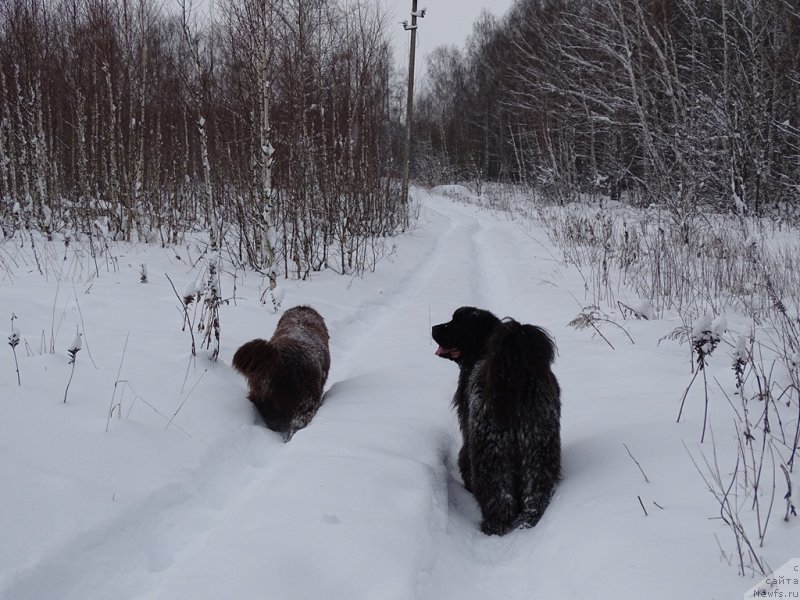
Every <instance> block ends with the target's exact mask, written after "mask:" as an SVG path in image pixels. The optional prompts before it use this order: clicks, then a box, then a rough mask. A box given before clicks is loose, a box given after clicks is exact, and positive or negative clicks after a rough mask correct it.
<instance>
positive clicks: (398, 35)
mask: <svg viewBox="0 0 800 600" xmlns="http://www.w3.org/2000/svg"><path fill="white" fill-rule="evenodd" d="M381 1H382V2H383V4H384V6H385V7H386V9H387V10H388V12H389V16H390V17H391V20H390V22H391V23H392V24H394V25H396V27H394V29H391V34H392V36H393V38H392V41H393V43H394V50H395V61H396V62H397V63H398V64H402V65H407V64H408V44H409V39H410V35H409V32H408V31H404V30H403V26H402V25H401V24H400V21H403V20H405V19H408V20H409V21H410V19H411V17H410V13H411V0H381ZM417 4H418V7H419V8H427V9H428V10H427V13H426V14H425V18H424V19H419V20H418V29H417V58H416V64H417V67H418V71H417V72H418V75H419V76H420V77H424V71H425V61H426V58H427V55H428V53H429V52H431V50H433V49H434V48H436V47H437V46H441V45H442V44H455V45H458V46H463V45H464V42H465V41H466V39H467V36H468V35H469V34H470V33H471V32H472V24H473V23H474V22H475V20H476V19H477V18H478V16H479V15H480V14H481V11H483V10H484V9H486V10H488V11H489V12H491V13H492V14H494V15H495V16H497V17H501V16H502V15H504V14H505V13H506V11H508V9H509V8H510V7H511V5H512V4H513V0H493V1H488V0H417ZM417 81H419V79H417Z"/></svg>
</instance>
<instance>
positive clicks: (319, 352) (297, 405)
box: [232, 306, 331, 439]
mask: <svg viewBox="0 0 800 600" xmlns="http://www.w3.org/2000/svg"><path fill="white" fill-rule="evenodd" d="M328 340H329V336H328V329H327V327H325V320H324V319H323V318H322V315H320V314H319V313H318V312H317V311H316V310H314V309H313V308H311V307H310V306H296V307H294V308H290V309H289V310H287V311H286V312H284V313H283V315H282V316H281V318H280V320H279V321H278V326H277V327H276V329H275V333H274V334H273V335H272V338H271V339H270V340H269V341H267V340H262V339H255V340H251V341H249V342H247V343H246V344H243V345H242V346H241V347H240V348H239V349H238V350H237V351H236V353H235V354H234V355H233V361H232V365H233V368H234V369H236V370H237V371H239V372H240V373H241V374H242V375H244V376H245V377H246V378H247V385H248V388H249V394H248V399H249V400H250V402H252V403H253V405H254V406H255V408H256V409H257V410H258V412H259V413H260V414H261V417H262V418H263V419H264V423H265V424H266V425H267V427H269V428H270V429H272V430H273V431H279V432H282V433H284V434H286V438H287V439H290V438H291V437H292V435H294V433H295V432H296V431H297V430H298V429H302V428H303V427H305V426H306V425H308V423H309V422H310V421H311V419H312V418H313V416H314V415H315V414H316V412H317V409H318V408H319V407H320V405H321V404H322V391H323V388H324V386H325V381H326V379H327V378H328V371H329V370H330V362H331V358H330V349H329V348H328Z"/></svg>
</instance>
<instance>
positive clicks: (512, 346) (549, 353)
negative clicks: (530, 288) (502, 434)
mask: <svg viewBox="0 0 800 600" xmlns="http://www.w3.org/2000/svg"><path fill="white" fill-rule="evenodd" d="M555 354H556V345H555V342H554V341H553V338H552V337H550V334H549V333H547V331H545V330H544V329H542V328H541V327H537V326H535V325H523V324H521V323H519V322H517V321H515V320H514V319H505V320H504V321H503V322H502V323H500V325H498V326H497V327H496V328H495V330H494V332H493V333H492V337H491V338H490V339H489V348H488V351H487V353H486V365H485V369H486V370H485V374H486V379H485V380H484V398H485V399H486V402H487V403H488V405H489V407H490V408H491V409H492V412H493V413H494V417H495V419H496V420H497V422H498V424H500V425H501V426H506V425H508V424H509V421H510V420H511V419H512V418H513V416H514V415H515V414H517V412H518V409H519V407H520V406H522V405H523V404H524V403H526V402H530V401H531V394H532V393H535V392H532V390H534V389H535V388H536V387H538V386H541V385H547V386H549V385H550V380H551V379H552V377H553V375H552V373H551V371H550V365H551V364H552V363H553V360H554V359H555Z"/></svg>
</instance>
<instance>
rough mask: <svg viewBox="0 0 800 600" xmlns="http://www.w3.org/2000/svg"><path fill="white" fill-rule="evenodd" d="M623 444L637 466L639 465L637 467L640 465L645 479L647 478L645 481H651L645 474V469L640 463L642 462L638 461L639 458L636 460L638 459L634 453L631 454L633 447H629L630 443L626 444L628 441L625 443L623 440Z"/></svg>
mask: <svg viewBox="0 0 800 600" xmlns="http://www.w3.org/2000/svg"><path fill="white" fill-rule="evenodd" d="M622 445H623V446H625V450H626V451H627V452H628V456H630V457H631V460H632V461H633V462H635V463H636V466H637V467H639V471H641V472H642V477H644V480H645V482H646V483H650V480H649V479H648V478H647V475H646V474H645V472H644V469H643V468H642V465H640V464H639V461H638V460H636V459H635V458H634V457H633V454H631V449H630V448H628V444H626V443H624V442H623V443H622Z"/></svg>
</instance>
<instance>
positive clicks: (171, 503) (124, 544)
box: [0, 211, 477, 600]
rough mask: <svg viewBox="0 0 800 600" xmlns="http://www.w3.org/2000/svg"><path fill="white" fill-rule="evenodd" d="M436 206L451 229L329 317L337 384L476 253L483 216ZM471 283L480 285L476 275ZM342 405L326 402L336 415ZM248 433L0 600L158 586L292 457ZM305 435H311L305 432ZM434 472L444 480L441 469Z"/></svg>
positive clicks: (54, 554) (11, 586)
mask: <svg viewBox="0 0 800 600" xmlns="http://www.w3.org/2000/svg"><path fill="white" fill-rule="evenodd" d="M432 212H434V213H435V214H436V215H438V219H437V222H434V223H430V224H429V225H428V226H441V224H446V227H445V231H444V232H443V233H442V234H441V235H438V236H436V237H435V239H434V241H433V243H432V244H431V245H430V246H429V247H428V249H427V252H424V253H422V254H421V257H422V258H421V259H420V261H418V262H417V263H416V264H415V265H414V266H413V267H411V268H406V269H405V272H404V274H403V275H402V276H401V277H400V278H399V279H398V280H397V282H396V283H394V284H393V285H392V286H391V287H390V288H388V289H386V290H384V291H383V293H382V294H381V296H380V297H376V298H373V299H372V300H368V301H366V302H362V303H360V304H359V305H358V306H357V307H355V308H353V309H351V310H350V311H349V313H348V314H346V315H345V316H344V317H341V318H339V319H337V320H335V321H333V322H332V323H331V324H330V330H331V334H332V351H333V361H334V365H335V366H336V367H335V368H334V370H333V371H332V373H331V375H332V376H331V378H330V380H329V381H330V384H329V389H330V387H333V386H334V385H335V384H336V383H337V382H339V381H341V380H342V379H343V377H344V376H346V375H347V373H346V372H344V371H346V370H347V367H348V365H349V364H350V362H351V361H350V357H351V356H352V355H354V354H355V353H356V352H357V351H358V348H359V347H360V346H362V345H363V344H364V343H366V341H367V340H368V339H369V337H370V336H371V334H372V333H373V332H374V331H375V330H376V329H378V328H380V327H381V325H382V324H383V323H384V322H386V321H387V320H390V319H392V318H393V317H396V316H397V314H398V313H399V312H400V311H401V307H402V306H403V305H404V304H405V303H407V302H408V301H409V299H410V298H409V296H410V295H411V294H409V291H413V290H418V289H426V288H428V287H430V285H431V282H432V281H433V280H434V278H435V276H436V275H437V273H438V272H439V271H440V269H441V266H442V263H443V261H444V260H445V258H446V257H449V259H448V260H452V259H453V258H454V257H455V258H458V257H463V256H464V255H465V254H466V255H472V254H473V250H474V248H475V245H474V234H475V231H476V230H477V223H476V221H475V219H472V218H462V217H458V218H456V219H449V215H448V214H446V213H443V212H441V211H432ZM448 219H449V220H450V222H449V223H447V221H448ZM451 250H454V251H453V252H451ZM469 287H470V288H472V289H474V287H475V286H474V281H471V282H470V284H469ZM335 404H336V403H331V405H330V406H328V405H326V409H327V410H328V411H329V412H331V411H333V412H332V413H331V414H332V416H334V417H335V411H336V406H335ZM245 431H246V433H245V436H244V440H245V441H244V442H243V441H242V439H241V437H240V436H241V433H242V432H241V431H239V432H237V433H236V434H235V435H234V436H232V437H231V438H230V439H226V440H223V441H220V442H219V443H218V444H215V445H214V446H213V447H212V448H209V450H208V453H207V456H208V462H207V463H205V464H202V466H200V467H198V468H197V469H195V470H193V471H191V472H188V473H185V474H184V476H183V477H181V478H180V479H178V480H174V481H172V482H170V483H168V484H166V485H164V486H163V487H161V488H159V489H157V490H156V491H155V492H154V493H153V494H152V495H151V496H150V497H148V498H147V499H145V500H144V501H142V502H140V503H138V504H137V505H133V506H131V507H130V508H129V510H127V511H126V512H125V513H124V514H119V515H117V516H115V517H112V518H111V519H110V520H109V521H108V522H105V523H103V524H101V525H99V526H97V527H95V528H94V529H92V530H88V531H85V532H82V533H80V534H78V535H77V536H75V537H74V538H72V539H69V540H67V541H66V542H64V543H63V544H62V545H61V546H59V547H58V548H56V549H54V550H52V551H50V552H48V553H47V554H46V555H44V556H43V557H41V558H40V559H38V560H37V562H36V563H34V564H32V565H30V566H29V567H28V568H26V569H24V570H23V571H21V572H18V573H16V574H14V575H12V576H11V577H8V578H6V580H5V581H2V582H0V598H3V599H5V598H8V599H9V600H12V599H13V600H27V599H31V600H38V599H41V598H46V597H47V598H56V597H57V598H60V599H63V600H70V599H72V598H74V599H76V600H77V599H81V600H88V599H92V598H109V597H132V596H137V595H148V594H150V593H152V591H153V590H154V589H155V587H158V585H160V582H163V581H164V580H165V579H166V578H168V574H169V572H170V570H171V569H172V568H173V566H174V565H175V564H176V563H179V562H180V561H181V560H182V559H183V558H185V557H187V556H189V555H191V554H192V552H194V551H195V550H196V549H197V548H199V547H201V546H202V545H203V544H204V543H205V541H206V539H207V536H208V534H209V533H210V532H211V531H213V530H214V529H215V528H217V527H218V526H220V525H221V524H222V523H223V522H224V520H225V518H226V514H227V513H228V512H230V511H231V510H235V508H236V506H239V505H241V504H243V503H244V502H246V501H247V499H248V498H249V496H250V490H252V489H254V488H256V487H258V485H259V482H261V481H263V480H264V479H265V477H267V476H268V473H269V472H270V470H271V469H272V467H273V463H279V464H280V463H283V462H285V461H291V460H292V458H291V456H290V455H289V456H287V450H290V446H285V445H283V444H281V443H280V442H278V441H277V439H276V438H275V437H274V436H269V435H264V432H263V429H262V428H261V427H259V426H252V427H247V428H246V430H245ZM303 435H304V436H308V439H309V440H313V437H314V432H313V431H312V430H311V429H309V430H307V431H305V432H303ZM297 442H299V443H300V444H302V443H303V440H302V436H301V437H299V438H298V439H297ZM294 445H295V444H292V446H294ZM435 477H437V478H441V479H443V477H441V474H439V475H435ZM445 502H446V500H445ZM439 517H440V518H441V515H439Z"/></svg>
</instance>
